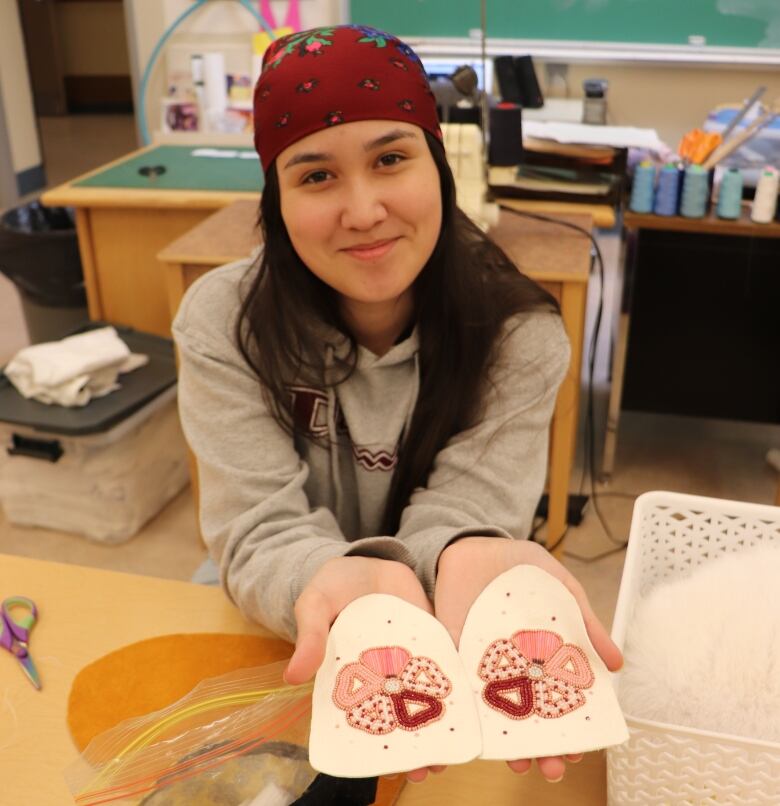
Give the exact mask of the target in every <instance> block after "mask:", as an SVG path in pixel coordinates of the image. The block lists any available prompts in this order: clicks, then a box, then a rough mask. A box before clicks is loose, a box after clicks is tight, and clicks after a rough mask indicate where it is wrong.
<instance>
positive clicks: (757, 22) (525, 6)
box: [350, 0, 780, 48]
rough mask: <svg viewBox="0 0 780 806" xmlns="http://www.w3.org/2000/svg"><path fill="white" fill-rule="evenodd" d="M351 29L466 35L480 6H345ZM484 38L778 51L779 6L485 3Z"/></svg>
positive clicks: (718, 1) (727, 1)
mask: <svg viewBox="0 0 780 806" xmlns="http://www.w3.org/2000/svg"><path fill="white" fill-rule="evenodd" d="M350 17H351V21H352V22H353V23H359V24H363V25H372V26H374V27H376V28H380V29H383V30H386V31H390V32H391V33H394V34H396V35H397V36H400V37H402V38H403V37H466V36H468V35H469V31H470V30H472V29H474V28H479V26H480V0H392V2H386V1H384V0H351V3H350ZM487 34H488V36H490V37H498V38H501V39H545V40H550V39H558V40H570V41H576V42H621V43H625V42H630V43H644V44H651V45H652V44H655V45H687V44H689V41H688V38H689V37H690V36H694V35H695V36H703V37H705V42H706V44H707V45H716V46H730V47H751V48H752V47H765V48H772V47H774V48H777V47H780V0H487Z"/></svg>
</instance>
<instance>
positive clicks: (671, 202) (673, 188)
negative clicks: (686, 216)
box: [653, 162, 680, 216]
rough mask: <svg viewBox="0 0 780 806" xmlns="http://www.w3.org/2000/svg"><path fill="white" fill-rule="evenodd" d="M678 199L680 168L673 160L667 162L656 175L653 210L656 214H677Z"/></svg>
mask: <svg viewBox="0 0 780 806" xmlns="http://www.w3.org/2000/svg"><path fill="white" fill-rule="evenodd" d="M679 201H680V169H679V168H678V167H677V166H676V165H675V164H674V163H673V162H667V163H666V165H664V167H663V168H661V172H660V173H659V175H658V190H657V191H656V194H655V204H654V206H653V212H654V213H655V214H656V215H666V216H671V215H677V207H678V204H679Z"/></svg>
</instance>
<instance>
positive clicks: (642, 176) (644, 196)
mask: <svg viewBox="0 0 780 806" xmlns="http://www.w3.org/2000/svg"><path fill="white" fill-rule="evenodd" d="M654 195H655V165H653V163H652V162H650V160H644V161H643V162H640V163H639V165H637V166H636V169H635V171H634V184H633V185H632V187H631V200H630V201H629V203H628V206H629V209H630V210H632V211H633V212H634V213H651V212H652V211H653V197H654Z"/></svg>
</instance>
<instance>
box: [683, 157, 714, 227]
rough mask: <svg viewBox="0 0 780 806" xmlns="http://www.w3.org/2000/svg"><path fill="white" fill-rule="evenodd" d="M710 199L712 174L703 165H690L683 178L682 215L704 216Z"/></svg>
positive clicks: (688, 216) (691, 216)
mask: <svg viewBox="0 0 780 806" xmlns="http://www.w3.org/2000/svg"><path fill="white" fill-rule="evenodd" d="M709 200H710V176H709V172H708V171H706V170H705V169H704V168H702V167H701V165H689V166H688V167H687V168H686V170H685V177H684V178H683V189H682V198H681V200H680V215H681V216H684V217H685V218H703V217H704V214H705V213H706V212H707V203H708V202H709Z"/></svg>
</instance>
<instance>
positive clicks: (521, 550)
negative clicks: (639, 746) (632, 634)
mask: <svg viewBox="0 0 780 806" xmlns="http://www.w3.org/2000/svg"><path fill="white" fill-rule="evenodd" d="M516 565H535V566H537V567H538V568H541V569H542V570H543V571H547V573H548V574H551V575H552V576H554V577H555V578H556V579H558V580H560V581H561V582H562V583H563V584H564V585H565V586H566V587H567V588H568V589H569V591H570V592H571V594H572V595H573V596H574V598H575V599H576V600H577V604H578V605H579V607H580V610H581V611H582V616H583V619H584V621H585V627H586V629H587V631H588V637H589V638H590V641H591V643H592V644H593V648H594V649H595V650H596V652H598V654H599V655H600V656H601V659H602V660H603V661H604V663H605V664H606V666H607V668H608V669H609V670H610V671H617V670H618V669H619V668H620V667H621V666H622V665H623V656H622V655H621V653H620V650H619V649H618V648H617V646H616V645H615V644H614V642H613V641H612V639H611V638H610V637H609V633H607V631H606V629H605V628H604V625H603V624H602V623H601V622H600V621H599V620H598V618H597V617H596V614H595V613H594V612H593V609H592V608H591V606H590V603H589V602H588V597H587V596H586V595H585V591H584V590H583V588H582V585H580V583H579V582H577V580H576V579H575V578H574V577H573V576H572V575H571V574H570V573H569V572H568V571H567V570H566V568H564V567H563V565H561V563H559V562H558V561H557V560H556V559H555V558H554V557H553V556H552V555H551V554H549V552H547V550H546V549H544V548H542V547H541V546H539V545H538V544H536V543H532V542H531V541H528V540H506V539H503V538H500V537H465V538H462V539H461V540H457V541H456V542H455V543H451V544H450V545H449V546H447V548H446V549H444V551H443V552H442V553H441V556H440V557H439V566H438V571H437V576H436V593H435V596H434V609H435V613H436V618H438V619H439V621H440V622H441V623H442V624H443V625H444V626H445V627H446V628H447V630H448V631H449V633H450V635H451V636H452V640H453V641H454V642H455V646H458V644H459V642H460V634H461V631H462V630H463V625H464V624H465V622H466V615H467V614H468V612H469V609H470V608H471V605H472V604H473V603H474V600H475V599H476V598H477V597H478V596H479V594H480V593H482V591H483V590H484V589H485V588H486V587H487V586H488V585H489V584H490V583H491V582H492V581H493V580H494V579H495V578H496V577H497V576H499V575H500V574H503V573H504V571H508V570H509V569H510V568H513V567H514V566H516ZM565 758H566V759H567V760H569V761H574V762H576V761H579V760H580V759H581V758H582V754H578V755H576V756H566V757H565ZM507 763H508V765H509V767H510V768H511V769H513V770H514V771H515V772H519V773H525V772H527V771H528V769H529V768H530V766H531V760H530V759H519V760H517V761H509V762H507ZM537 763H538V765H539V770H540V771H541V773H542V775H544V777H545V778H547V780H548V781H559V780H560V779H561V778H562V777H563V774H564V772H565V771H566V764H565V762H564V757H562V756H550V757H546V758H539V759H537Z"/></svg>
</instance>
